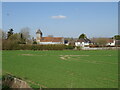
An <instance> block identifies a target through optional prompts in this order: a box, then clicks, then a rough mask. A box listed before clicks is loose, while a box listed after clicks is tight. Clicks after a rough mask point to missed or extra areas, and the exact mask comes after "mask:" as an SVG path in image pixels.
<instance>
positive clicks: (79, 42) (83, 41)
mask: <svg viewBox="0 0 120 90" xmlns="http://www.w3.org/2000/svg"><path fill="white" fill-rule="evenodd" d="M90 43H91V41H90V40H89V39H87V38H85V39H84V38H80V39H78V40H77V41H76V42H75V46H81V47H84V46H89V45H90Z"/></svg>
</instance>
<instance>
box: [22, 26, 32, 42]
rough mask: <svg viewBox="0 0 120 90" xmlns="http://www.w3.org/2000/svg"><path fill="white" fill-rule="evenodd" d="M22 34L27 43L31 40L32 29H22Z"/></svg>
mask: <svg viewBox="0 0 120 90" xmlns="http://www.w3.org/2000/svg"><path fill="white" fill-rule="evenodd" d="M20 33H21V34H22V37H23V38H24V39H25V40H26V42H27V41H28V40H29V39H30V28H28V27H25V28H22V29H21V31H20Z"/></svg>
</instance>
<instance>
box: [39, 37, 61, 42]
mask: <svg viewBox="0 0 120 90" xmlns="http://www.w3.org/2000/svg"><path fill="white" fill-rule="evenodd" d="M62 41H63V37H42V38H41V39H40V42H62Z"/></svg>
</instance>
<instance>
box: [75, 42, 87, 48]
mask: <svg viewBox="0 0 120 90" xmlns="http://www.w3.org/2000/svg"><path fill="white" fill-rule="evenodd" d="M85 45H89V43H85V42H75V46H82V47H84V46H85Z"/></svg>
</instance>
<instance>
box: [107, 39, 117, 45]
mask: <svg viewBox="0 0 120 90" xmlns="http://www.w3.org/2000/svg"><path fill="white" fill-rule="evenodd" d="M115 42H116V41H115V40H114V39H107V44H106V45H107V46H115Z"/></svg>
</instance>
